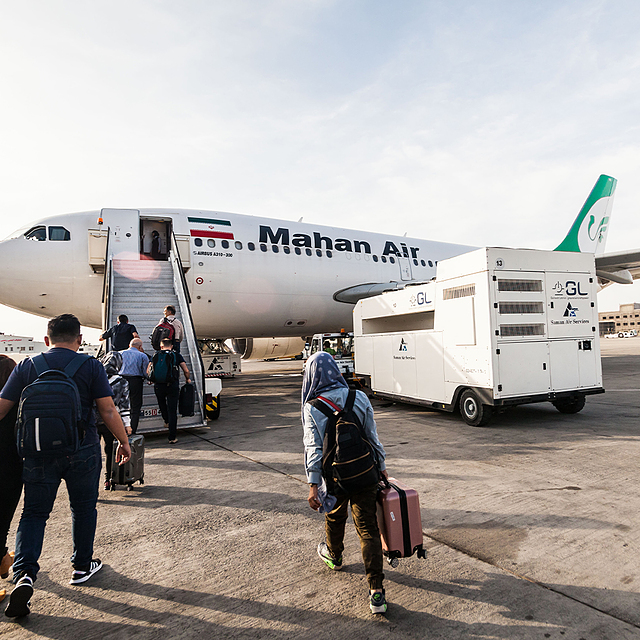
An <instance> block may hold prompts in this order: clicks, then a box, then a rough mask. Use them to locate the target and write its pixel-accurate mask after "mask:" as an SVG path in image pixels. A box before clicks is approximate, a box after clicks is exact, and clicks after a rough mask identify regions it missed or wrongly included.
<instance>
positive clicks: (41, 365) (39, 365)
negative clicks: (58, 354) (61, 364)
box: [31, 353, 50, 377]
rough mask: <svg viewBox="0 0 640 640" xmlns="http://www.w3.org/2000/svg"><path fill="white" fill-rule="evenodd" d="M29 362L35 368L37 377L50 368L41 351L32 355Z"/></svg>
mask: <svg viewBox="0 0 640 640" xmlns="http://www.w3.org/2000/svg"><path fill="white" fill-rule="evenodd" d="M31 364H33V367H34V369H35V370H36V375H37V376H38V377H40V376H41V375H42V374H43V373H44V372H45V371H49V369H50V367H49V363H48V362H47V359H46V358H45V357H44V354H42V353H40V354H38V355H37V356H33V358H31Z"/></svg>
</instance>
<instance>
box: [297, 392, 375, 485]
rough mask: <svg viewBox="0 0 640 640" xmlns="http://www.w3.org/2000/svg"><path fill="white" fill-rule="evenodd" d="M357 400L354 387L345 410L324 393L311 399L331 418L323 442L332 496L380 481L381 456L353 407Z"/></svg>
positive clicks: (326, 472) (313, 403) (325, 464)
mask: <svg viewBox="0 0 640 640" xmlns="http://www.w3.org/2000/svg"><path fill="white" fill-rule="evenodd" d="M355 399H356V392H355V390H354V389H350V390H349V395H348V396H347V401H346V403H345V405H344V409H340V407H337V406H336V405H335V404H333V402H331V401H330V400H327V399H326V398H323V397H322V396H319V397H318V398H314V399H313V400H310V402H309V404H310V405H311V406H313V407H315V408H316V409H318V410H319V411H321V412H322V413H324V415H326V416H327V418H328V420H327V428H326V430H325V434H324V442H323V444H322V475H323V477H324V479H325V482H326V483H327V490H328V492H329V493H330V494H332V495H338V494H351V493H356V492H357V491H361V490H362V489H366V488H367V487H371V486H373V485H375V484H377V483H378V482H379V481H380V469H379V465H378V456H377V454H376V451H375V449H374V448H373V446H372V444H371V443H370V442H369V440H368V439H367V436H366V435H365V432H364V428H363V427H362V424H361V423H360V419H359V418H358V416H357V415H356V413H355V411H354V410H353V403H354V401H355ZM328 405H331V408H330V407H329V406H328Z"/></svg>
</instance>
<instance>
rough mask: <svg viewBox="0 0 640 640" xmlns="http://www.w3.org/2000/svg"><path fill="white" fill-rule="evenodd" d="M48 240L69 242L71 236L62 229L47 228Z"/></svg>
mask: <svg viewBox="0 0 640 640" xmlns="http://www.w3.org/2000/svg"><path fill="white" fill-rule="evenodd" d="M49 240H71V234H70V233H69V231H67V229H65V228H64V227H49Z"/></svg>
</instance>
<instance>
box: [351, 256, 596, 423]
mask: <svg viewBox="0 0 640 640" xmlns="http://www.w3.org/2000/svg"><path fill="white" fill-rule="evenodd" d="M596 292H597V282H596V274H595V264H594V258H593V255H591V254H585V253H572V252H563V251H537V250H530V249H503V248H483V249H478V250H476V251H472V252H470V253H466V254H463V255H460V256H456V257H454V258H449V259H447V260H442V261H440V262H439V263H438V265H437V271H436V277H435V278H434V279H433V280H432V281H430V282H428V283H423V284H415V285H413V286H407V287H405V288H404V289H402V290H400V291H389V292H386V293H383V294H381V295H378V296H375V297H372V298H367V299H364V300H360V301H359V302H358V303H357V304H356V306H355V309H354V335H355V371H356V373H355V375H356V377H358V378H359V379H360V381H361V382H364V384H365V385H368V386H370V388H371V390H372V391H373V393H374V394H375V395H378V396H381V397H384V398H389V399H392V400H399V401H403V402H408V403H415V404H420V405H424V406H428V407H432V408H435V409H441V410H444V411H455V410H458V409H459V411H460V413H461V415H462V418H463V419H464V420H465V422H467V424H470V425H472V426H483V425H486V424H488V422H489V421H490V419H491V416H492V413H493V412H494V411H495V410H497V409H500V408H502V407H506V406H509V405H518V404H525V403H531V402H545V401H549V402H551V403H553V405H554V406H555V407H556V408H557V409H558V410H559V411H561V412H562V413H576V412H578V411H580V410H581V409H582V408H583V407H584V404H585V396H587V395H589V394H594V393H603V392H604V389H603V387H602V369H601V364H600V343H599V340H598V330H597V327H598V312H597V309H596Z"/></svg>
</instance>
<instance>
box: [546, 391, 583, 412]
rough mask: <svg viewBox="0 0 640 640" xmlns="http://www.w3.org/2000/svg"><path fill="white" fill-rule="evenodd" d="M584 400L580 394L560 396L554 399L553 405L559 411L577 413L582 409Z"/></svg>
mask: <svg viewBox="0 0 640 640" xmlns="http://www.w3.org/2000/svg"><path fill="white" fill-rule="evenodd" d="M586 401H587V400H586V398H585V397H584V396H583V395H582V394H581V395H579V396H574V397H573V398H560V399H559V400H554V402H553V406H554V407H555V408H556V409H557V410H558V411H559V412H560V413H578V412H579V411H582V409H584V405H585V403H586Z"/></svg>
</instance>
